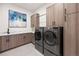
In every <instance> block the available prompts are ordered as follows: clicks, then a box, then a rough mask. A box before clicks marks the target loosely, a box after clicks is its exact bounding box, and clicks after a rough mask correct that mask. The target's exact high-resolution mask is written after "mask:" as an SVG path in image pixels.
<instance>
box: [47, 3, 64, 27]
mask: <svg viewBox="0 0 79 59" xmlns="http://www.w3.org/2000/svg"><path fill="white" fill-rule="evenodd" d="M46 16H47V19H46V25H47V27H52V26H63V24H64V9H63V4H62V3H57V4H53V5H52V6H49V7H48V8H47V10H46Z"/></svg>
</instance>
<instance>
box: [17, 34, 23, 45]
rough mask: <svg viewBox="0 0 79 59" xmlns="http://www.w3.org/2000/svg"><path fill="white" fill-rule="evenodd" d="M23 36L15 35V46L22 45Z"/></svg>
mask: <svg viewBox="0 0 79 59" xmlns="http://www.w3.org/2000/svg"><path fill="white" fill-rule="evenodd" d="M22 35H23V34H19V35H17V46H19V45H22V44H23V36H22Z"/></svg>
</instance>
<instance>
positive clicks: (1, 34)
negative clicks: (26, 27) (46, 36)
mask: <svg viewBox="0 0 79 59" xmlns="http://www.w3.org/2000/svg"><path fill="white" fill-rule="evenodd" d="M24 33H33V32H24ZM15 34H23V32H19V33H10V34H7V33H0V36H6V35H15Z"/></svg>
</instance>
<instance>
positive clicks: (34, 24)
mask: <svg viewBox="0 0 79 59" xmlns="http://www.w3.org/2000/svg"><path fill="white" fill-rule="evenodd" d="M31 27H32V28H33V27H35V28H37V27H39V14H34V15H32V16H31Z"/></svg>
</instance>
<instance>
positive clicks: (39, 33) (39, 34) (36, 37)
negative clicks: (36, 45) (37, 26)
mask: <svg viewBox="0 0 79 59" xmlns="http://www.w3.org/2000/svg"><path fill="white" fill-rule="evenodd" d="M35 40H38V41H39V40H41V32H40V31H36V32H35Z"/></svg>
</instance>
